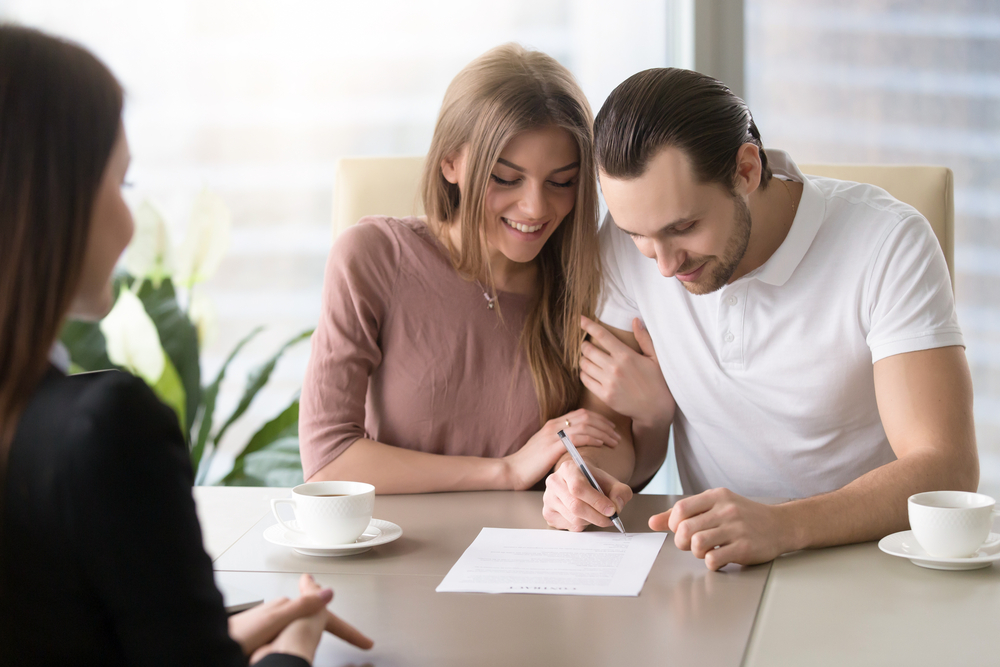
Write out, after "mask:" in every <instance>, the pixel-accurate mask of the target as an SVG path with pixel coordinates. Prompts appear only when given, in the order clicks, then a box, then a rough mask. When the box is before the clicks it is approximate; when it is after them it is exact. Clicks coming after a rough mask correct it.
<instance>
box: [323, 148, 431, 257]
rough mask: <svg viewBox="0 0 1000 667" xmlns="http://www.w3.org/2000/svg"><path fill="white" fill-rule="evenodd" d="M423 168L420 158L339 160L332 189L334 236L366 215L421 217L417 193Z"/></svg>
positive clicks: (351, 158) (422, 160)
mask: <svg viewBox="0 0 1000 667" xmlns="http://www.w3.org/2000/svg"><path fill="white" fill-rule="evenodd" d="M423 165H424V158H423V156H406V157H397V156H393V157H350V158H341V160H340V161H339V162H337V179H336V181H335V182H334V186H333V237H334V238H336V237H337V236H338V235H339V234H340V232H342V231H344V230H345V229H347V228H348V227H350V226H351V225H353V224H354V223H355V222H357V221H358V220H360V219H361V218H363V217H365V216H366V215H391V216H394V217H397V218H401V217H405V216H408V215H423V213H424V207H423V204H422V203H421V201H420V193H419V192H417V190H418V189H419V187H420V186H419V184H420V172H421V170H422V169H423Z"/></svg>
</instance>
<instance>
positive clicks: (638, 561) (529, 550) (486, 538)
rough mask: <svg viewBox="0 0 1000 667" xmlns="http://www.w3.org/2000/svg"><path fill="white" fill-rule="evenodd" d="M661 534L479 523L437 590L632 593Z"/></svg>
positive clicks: (645, 574) (641, 580) (646, 571)
mask: <svg viewBox="0 0 1000 667" xmlns="http://www.w3.org/2000/svg"><path fill="white" fill-rule="evenodd" d="M665 537H666V535H665V534H664V533H632V534H629V535H622V534H621V533H611V532H591V533H568V532H565V531H557V530H521V529H510V528H483V530H482V532H480V533H479V536H478V537H476V539H475V541H474V542H473V543H472V544H471V545H469V548H468V549H466V550H465V553H464V554H462V557H461V558H459V559H458V562H457V563H455V565H454V566H453V567H452V568H451V570H450V571H449V572H448V575H447V576H446V577H445V578H444V581H442V582H441V585H440V586H438V587H437V591H438V592H439V593H537V594H544V595H607V596H624V597H635V596H637V595H639V592H640V591H642V586H643V584H645V583H646V577H648V576H649V570H650V568H652V567H653V561H655V560H656V555H657V554H658V553H659V552H660V547H662V546H663V540H664V538H665Z"/></svg>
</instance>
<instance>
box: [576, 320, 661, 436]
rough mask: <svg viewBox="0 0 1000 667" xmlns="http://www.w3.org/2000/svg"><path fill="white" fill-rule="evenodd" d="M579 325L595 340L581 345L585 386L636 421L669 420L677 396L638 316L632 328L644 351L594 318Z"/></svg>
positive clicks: (641, 422) (633, 321) (611, 406)
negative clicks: (672, 392) (629, 344)
mask: <svg viewBox="0 0 1000 667" xmlns="http://www.w3.org/2000/svg"><path fill="white" fill-rule="evenodd" d="M580 326H581V327H582V328H583V330H584V331H586V332H587V333H588V334H589V335H590V339H591V340H592V341H593V342H587V341H585V342H584V343H583V347H582V353H583V356H582V358H581V359H580V380H581V381H582V382H583V386H585V387H586V388H587V389H589V390H590V391H591V392H592V393H593V394H594V395H595V396H597V397H598V398H599V399H601V400H602V401H604V403H605V404H607V406H608V407H609V408H611V409H612V410H614V411H615V412H617V413H618V414H620V415H624V416H626V417H630V418H631V419H632V421H633V422H634V423H636V424H640V425H643V426H653V425H656V424H670V423H671V422H672V421H673V418H674V411H675V408H676V404H675V403H674V396H673V394H671V393H670V389H669V388H668V387H667V382H666V380H664V379H663V371H661V370H660V363H659V361H658V360H657V358H656V351H655V350H654V349H653V339H652V337H651V336H650V335H649V332H648V331H646V327H645V326H644V325H643V323H642V322H641V321H640V320H639V318H638V317H636V318H634V319H633V320H632V332H633V333H634V334H635V340H636V342H637V343H638V344H639V349H640V350H641V353H640V352H636V351H635V350H633V349H632V348H631V347H629V346H628V345H626V344H625V343H623V342H622V341H620V340H619V339H618V338H617V337H616V336H615V335H614V334H612V333H611V332H610V331H608V330H607V329H605V328H604V327H602V326H601V325H600V324H598V323H597V322H594V321H593V320H590V319H587V318H586V317H581V321H580ZM594 343H596V345H595V344H594Z"/></svg>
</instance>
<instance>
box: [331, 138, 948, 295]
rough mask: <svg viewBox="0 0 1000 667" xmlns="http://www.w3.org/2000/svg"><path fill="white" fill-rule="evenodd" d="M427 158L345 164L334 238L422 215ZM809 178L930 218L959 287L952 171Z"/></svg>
mask: <svg viewBox="0 0 1000 667" xmlns="http://www.w3.org/2000/svg"><path fill="white" fill-rule="evenodd" d="M423 164H424V158H423V157H422V156H405V157H395V156H394V157H363V158H342V159H341V160H340V161H339V162H338V164H337V179H336V183H335V185H334V189H333V233H334V236H335V237H336V235H338V234H340V232H342V231H343V230H344V229H346V228H347V227H350V226H351V225H353V224H354V223H355V222H357V221H358V220H359V219H360V218H362V217H364V216H366V215H373V214H383V215H392V216H400V217H401V216H407V215H421V214H423V205H422V203H421V201H420V193H419V192H418V191H417V190H418V188H419V184H420V174H421V171H422V169H423ZM799 169H801V170H802V172H803V173H805V174H812V175H814V176H826V177H829V178H838V179H841V180H845V181H855V182H857V183H871V184H872V185H876V186H878V187H880V188H882V189H883V190H885V191H886V192H888V193H889V194H891V195H892V196H893V197H895V198H896V199H898V200H900V201H902V202H905V203H907V204H909V205H910V206H912V207H913V208H915V209H917V210H918V211H920V213H921V214H922V215H923V216H924V217H926V218H927V220H928V221H930V223H931V227H932V228H933V229H934V233H935V234H936V235H937V238H938V242H939V243H940V244H941V249H942V250H943V251H944V258H945V260H946V261H947V262H948V271H949V273H950V274H951V281H952V285H953V286H954V282H955V202H954V199H953V191H954V182H953V178H952V173H951V169H948V168H947V167H924V166H908V165H854V164H803V165H799Z"/></svg>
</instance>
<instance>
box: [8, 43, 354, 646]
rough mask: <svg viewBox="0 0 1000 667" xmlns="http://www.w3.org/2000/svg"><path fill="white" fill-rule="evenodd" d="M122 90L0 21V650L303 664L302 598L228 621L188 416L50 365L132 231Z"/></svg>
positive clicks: (107, 283)
mask: <svg viewBox="0 0 1000 667" xmlns="http://www.w3.org/2000/svg"><path fill="white" fill-rule="evenodd" d="M121 109H122V91H121V88H120V87H119V85H118V83H117V82H116V81H115V79H114V77H113V76H112V75H111V73H110V72H109V71H108V70H107V69H106V68H105V67H104V65H102V64H101V63H100V62H99V61H98V60H97V59H95V58H94V57H93V56H92V55H90V54H89V53H87V52H86V51H85V50H83V49H82V48H80V47H78V46H75V45H72V44H69V43H66V42H63V41H60V40H57V39H54V38H51V37H48V36H46V35H43V34H41V33H39V32H35V31H33V30H28V29H24V28H18V27H13V26H9V25H0V499H2V500H0V502H2V508H0V509H2V511H0V664H4V665H92V664H102V665H112V664H114V665H118V664H132V665H139V664H143V665H145V664H157V665H245V664H247V661H248V656H252V657H253V658H254V659H255V660H259V662H258V663H257V664H261V665H264V664H267V665H304V664H309V663H310V662H311V661H312V658H313V655H314V653H315V650H316V645H317V643H318V642H319V639H320V636H321V635H322V633H323V630H324V628H330V629H331V630H337V631H338V632H340V633H341V634H343V635H347V636H348V637H350V638H351V639H352V640H353V641H354V642H355V643H357V644H358V645H366V644H367V645H370V643H368V642H367V640H365V639H364V637H361V636H360V635H357V634H356V631H354V634H351V629H350V628H344V627H343V626H342V622H340V621H339V620H338V619H336V618H335V617H333V616H332V615H330V614H329V612H328V611H327V610H326V604H327V603H328V602H329V600H330V599H331V597H332V595H333V594H332V591H330V590H329V589H325V590H321V589H320V587H319V586H318V585H316V583H315V582H314V581H313V580H312V579H311V578H310V577H308V576H307V575H303V578H302V581H301V582H300V589H301V592H302V597H300V598H298V599H297V600H275V601H272V602H270V603H268V604H265V605H261V606H260V607H258V608H255V609H252V610H250V611H247V612H244V613H242V614H237V615H235V616H233V617H232V618H231V619H229V621H228V626H227V619H226V614H225V610H224V608H223V604H222V597H221V595H220V594H219V592H218V591H217V590H216V588H215V585H214V582H213V578H212V564H211V561H210V559H209V557H208V555H207V554H206V553H205V551H204V550H203V548H202V543H201V533H200V531H199V528H198V520H197V517H196V515H195V508H194V502H193V500H192V497H191V484H192V472H191V466H190V462H189V459H188V454H187V449H186V447H185V444H184V440H183V438H182V436H181V433H180V430H179V428H178V424H177V419H176V417H175V415H174V414H173V413H172V412H171V411H170V409H169V408H167V407H166V406H164V405H163V404H161V403H160V402H159V401H157V399H156V398H155V396H154V394H153V393H152V391H151V390H150V389H149V388H148V387H147V386H146V384H145V383H144V382H142V381H141V380H138V379H136V378H134V377H132V376H130V375H128V374H125V373H120V372H106V373H90V374H83V375H77V376H72V377H67V376H66V375H64V374H63V373H62V372H61V371H59V370H58V369H57V368H55V367H54V366H53V365H52V364H50V363H49V361H48V354H49V350H50V349H51V348H52V346H53V344H54V343H55V341H56V337H57V335H58V333H59V330H60V328H61V326H62V324H63V322H64V320H65V319H66V317H67V316H68V315H72V316H74V317H85V318H100V317H102V316H103V315H105V314H106V313H107V312H108V310H109V309H110V307H111V303H112V293H111V272H112V269H113V268H114V265H115V263H116V262H117V260H118V257H119V255H120V254H121V252H122V250H123V249H124V248H125V246H126V245H127V243H128V241H129V239H130V238H131V236H132V229H133V226H132V217H131V215H130V213H129V210H128V208H127V207H126V205H125V202H124V201H123V200H122V196H121V191H120V188H121V185H122V182H123V179H124V177H125V172H126V170H127V169H128V163H129V153H128V144H127V143H126V140H125V135H124V132H123V130H122V127H121V121H120V117H121Z"/></svg>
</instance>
